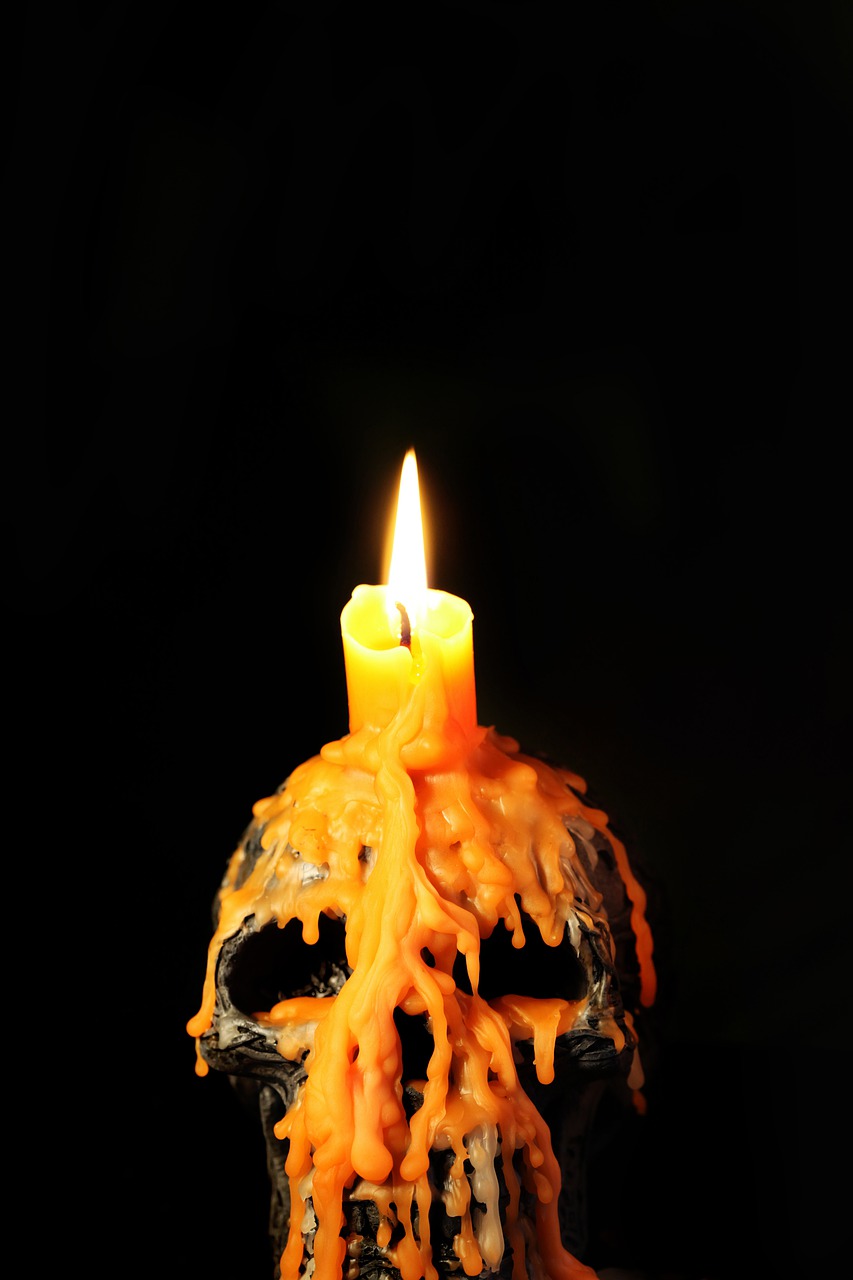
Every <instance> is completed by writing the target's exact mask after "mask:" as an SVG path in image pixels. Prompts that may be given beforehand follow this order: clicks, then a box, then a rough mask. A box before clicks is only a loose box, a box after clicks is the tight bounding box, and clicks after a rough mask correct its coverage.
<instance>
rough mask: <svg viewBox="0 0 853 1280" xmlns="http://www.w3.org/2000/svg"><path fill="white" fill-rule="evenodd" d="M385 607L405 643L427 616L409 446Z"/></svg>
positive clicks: (413, 467) (418, 498)
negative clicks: (412, 630)
mask: <svg viewBox="0 0 853 1280" xmlns="http://www.w3.org/2000/svg"><path fill="white" fill-rule="evenodd" d="M387 606H388V617H389V619H390V620H391V625H392V627H393V629H394V631H395V633H397V632H399V633H400V638H401V643H403V644H408V643H409V641H410V639H411V628H412V627H414V626H417V624H418V622H420V621H422V620H423V619H424V618H425V617H426V611H427V572H426V551H425V549H424V525H423V515H422V512H421V495H420V485H419V484H418V464H417V460H416V458H415V451H414V449H409V451H408V453H407V454H406V456H405V458H404V459H403V469H402V471H401V473H400V489H399V492H398V495H397V514H396V518H395V522H394V544H393V549H392V551H391V567H390V569H389V570H388V589H387Z"/></svg>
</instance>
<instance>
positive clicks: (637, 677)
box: [3, 0, 853, 1280]
mask: <svg viewBox="0 0 853 1280" xmlns="http://www.w3.org/2000/svg"><path fill="white" fill-rule="evenodd" d="M577 8H578V9H582V10H583V12H582V13H575V12H574V9H575V6H562V7H560V9H561V11H562V10H568V11H569V12H570V14H571V16H568V17H566V16H563V17H562V18H561V19H560V20H559V21H557V20H556V19H555V17H554V14H553V12H552V10H551V9H549V8H548V7H546V6H542V5H539V4H531V5H516V4H502V5H491V6H487V5H478V4H472V3H462V2H460V3H458V4H453V5H447V4H437V5H420V4H418V5H411V6H393V5H391V6H382V7H377V6H367V9H368V10H369V12H368V13H367V14H365V13H364V12H363V11H362V10H363V6H347V5H334V4H318V5H315V6H310V5H307V6H306V5H300V4H285V3H278V4H276V3H265V4H257V5H249V6H243V7H240V8H237V9H234V8H233V7H232V11H231V12H227V11H226V10H216V9H215V8H210V7H208V6H198V7H195V6H177V12H176V11H175V7H174V6H164V5H156V4H154V5H144V6H143V5H139V4H117V5H104V4H94V3H92V4H86V5H84V4H77V5H65V6H62V7H61V8H60V7H58V6H57V7H56V11H55V12H52V11H50V10H49V9H48V10H44V9H43V8H40V9H39V10H38V12H35V13H33V15H32V16H31V18H30V20H29V21H28V22H26V23H25V24H23V25H22V26H21V28H20V33H19V34H18V35H17V36H16V37H15V40H14V41H13V42H12V48H13V50H14V53H15V74H16V76H17V79H16V78H15V76H14V75H13V76H12V78H11V81H10V83H11V84H12V85H13V86H14V90H15V92H14V102H13V107H12V110H11V112H10V114H9V117H8V122H9V124H8V127H9V134H8V147H7V175H8V177H9V183H8V186H7V197H6V214H7V218H8V221H9V230H8V232H7V239H6V250H7V265H8V268H9V269H8V279H9V282H10V287H9V289H8V291H7V320H8V321H11V325H12V329H13V336H12V339H11V341H10V343H9V344H8V346H7V356H8V358H9V372H8V382H7V386H8V388H9V394H10V404H11V405H13V406H16V407H13V409H12V417H11V420H10V421H9V426H10V428H11V429H10V430H9V432H8V434H7V446H6V452H7V464H8V465H7V468H6V474H5V479H6V484H5V499H4V514H5V516H6V519H7V526H6V529H7V534H6V542H5V547H6V564H5V569H4V579H3V581H4V613H5V623H4V629H5V631H6V634H7V639H8V641H9V643H10V645H11V650H10V651H11V655H12V656H11V658H10V660H9V666H8V668H7V670H8V679H9V687H10V692H11V694H12V695H13V697H12V702H13V704H14V705H15V706H19V707H20V708H21V709H22V711H23V713H24V714H23V715H22V716H20V717H19V718H18V719H17V720H16V724H15V727H14V733H13V734H12V735H11V741H12V742H13V744H14V752H13V754H14V757H15V760H16V761H17V762H18V764H19V765H20V769H19V771H16V772H15V773H13V775H12V776H13V777H15V778H16V779H17V778H18V776H19V775H20V782H16V786H15V789H14V792H13V795H12V802H11V809H12V812H13V814H14V819H13V822H14V826H15V827H16V828H17V829H19V831H20V836H19V840H20V852H18V853H16V854H15V857H14V862H15V865H16V866H17V867H18V869H19V870H18V874H19V875H20V879H21V885H22V889H21V890H20V891H18V890H16V891H15V894H14V903H13V914H14V917H15V919H16V921H17V923H18V925H19V926H20V927H21V931H22V936H23V938H24V940H25V949H24V950H23V952H16V953H15V954H16V956H20V955H22V954H23V955H24V956H26V955H29V954H30V949H31V948H32V945H33V939H34V938H36V939H37V946H38V955H39V962H40V966H41V967H40V968H39V967H38V966H36V967H35V968H33V970H32V973H33V974H35V973H36V972H41V973H44V974H47V975H48V977H47V978H40V979H39V980H38V982H36V980H35V978H34V977H32V976H31V977H30V978H28V979H27V982H26V989H28V990H30V992H31V996H30V998H29V999H27V1000H26V1002H25V1003H26V1005H27V1013H28V1016H31V1015H32V1012H33V1010H32V1007H31V1006H32V1003H33V998H32V997H33V995H34V994H35V991H38V992H39V993H40V997H39V1000H38V1001H37V1003H38V1005H39V1011H38V1026H39V1030H38V1031H37V1033H36V1035H35V1041H33V1038H32V1036H30V1038H29V1040H28V1041H27V1045H28V1048H27V1050H26V1051H24V1053H23V1071H22V1075H23V1077H24V1079H25V1082H26V1084H27V1089H28V1097H31V1098H32V1106H31V1108H30V1110H31V1111H32V1112H33V1113H34V1114H36V1115H40V1116H41V1117H42V1118H43V1119H45V1120H46V1125H45V1129H46V1132H47V1133H48V1134H49V1138H48V1137H46V1138H45V1139H44V1140H43V1141H36V1143H35V1147H36V1153H37V1160H38V1161H39V1162H40V1163H41V1162H42V1161H44V1160H45V1155H44V1152H45V1145H47V1144H49V1145H47V1149H48V1151H49V1152H50V1156H49V1160H48V1165H49V1168H50V1170H51V1175H50V1176H51V1180H52V1181H53V1182H54V1186H55V1185H56V1182H55V1180H56V1178H57V1167H58V1169H59V1170H60V1174H59V1185H60V1187H64V1188H65V1190H64V1191H62V1190H61V1191H60V1192H59V1193H58V1194H59V1198H60V1200H61V1201H63V1202H64V1203H68V1190H69V1189H74V1191H75V1193H76V1194H74V1195H72V1196H71V1200H70V1203H71V1205H72V1207H73V1214H72V1215H71V1222H70V1223H69V1225H67V1226H65V1227H63V1229H62V1230H61V1231H58V1229H53V1230H56V1231H57V1234H58V1235H59V1237H60V1238H59V1239H57V1240H53V1239H51V1238H50V1237H51V1236H52V1234H53V1231H52V1230H51V1229H48V1231H47V1233H46V1234H47V1236H48V1241H46V1247H47V1248H48V1249H49V1252H50V1253H51V1254H56V1253H57V1251H58V1252H60V1253H61V1252H62V1251H63V1250H65V1251H66V1252H68V1251H70V1252H71V1254H72V1255H73V1256H75V1257H78V1258H80V1259H81V1260H84V1259H85V1260H86V1261H87V1263H88V1265H89V1266H90V1267H91V1266H95V1265H96V1263H97V1261H102V1262H104V1263H105V1264H106V1265H107V1266H109V1268H110V1274H115V1273H116V1272H117V1271H123V1270H125V1269H126V1268H128V1267H130V1266H131V1265H132V1266H134V1267H138V1268H139V1270H140V1274H141V1273H142V1272H144V1271H145V1272H148V1271H153V1270H155V1269H156V1270H158V1271H160V1272H163V1271H164V1270H168V1273H169V1274H175V1275H177V1274H179V1273H180V1274H197V1273H200V1272H204V1273H205V1274H208V1275H210V1276H211V1277H215V1278H216V1280H218V1278H219V1277H224V1276H226V1275H229V1276H230V1275H235V1274H238V1273H239V1274H240V1275H241V1276H242V1277H244V1278H245V1280H249V1277H258V1278H259V1280H262V1277H264V1276H265V1275H266V1274H267V1260H266V1254H265V1242H264V1238H263V1237H264V1229H265V1219H266V1204H265V1195H266V1188H265V1181H264V1176H265V1175H264V1170H263V1156H262V1154H261V1152H260V1145H259V1136H258V1135H256V1134H255V1133H254V1130H251V1131H250V1130H249V1129H248V1128H247V1127H246V1125H245V1123H244V1117H243V1115H242V1113H240V1111H239V1109H238V1107H237V1105H236V1102H235V1100H234V1099H233V1097H232V1095H231V1093H230V1091H229V1089H228V1086H227V1084H226V1082H225V1081H224V1080H223V1079H221V1078H217V1079H214V1078H208V1080H206V1081H200V1080H197V1079H196V1078H195V1076H194V1074H193V1046H192V1042H191V1041H190V1039H189V1037H188V1036H187V1035H186V1033H185V1031H184V1025H185V1022H186V1020H187V1018H189V1017H190V1016H191V1015H192V1014H193V1013H194V1012H195V1010H196V1008H197V1005H198V1001H199V998H200V993H201V983H202V976H203V967H204V956H205V950H206V945H207V940H208V937H209V933H210V915H209V912H210V903H211V900H212V897H213V894H214V891H215V889H216V886H217V884H218V881H219V877H220V875H221V873H222V870H223V869H224V865H225V861H226V859H227V857H228V855H229V854H230V852H231V849H232V847H233V845H234V843H235V841H236V839H237V838H238V836H239V834H240V832H241V831H242V829H243V826H244V824H245V823H246V821H247V820H248V818H249V815H250V809H251V805H252V803H253V802H254V800H256V799H257V798H259V797H261V796H264V795H267V794H269V793H270V792H271V791H272V790H273V789H274V788H275V787H276V786H277V785H278V784H279V782H280V781H282V779H283V778H284V777H285V776H286V774H287V773H288V772H289V771H290V769H291V768H292V767H293V766H294V765H295V764H297V763H299V762H300V761H302V760H303V759H305V758H307V757H308V756H309V755H312V754H314V752H315V751H316V750H318V749H319V747H320V746H321V745H322V744H323V743H324V742H326V741H328V740H329V739H332V738H336V737H338V736H340V735H341V734H343V733H344V732H345V730H346V689H345V682H344V672H343V659H342V653H341V646H340V631H339V615H340V611H341V608H342V607H343V605H344V603H345V602H346V600H347V599H348V598H349V595H350V592H351V590H352V588H353V586H355V585H356V584H357V583H359V582H365V581H367V582H373V581H377V580H378V577H379V575H380V572H381V554H382V541H383V538H384V534H385V529H386V525H387V521H388V517H389V514H390V507H391V502H392V500H393V496H394V490H395V486H396V483H397V477H398V473H399V468H400V464H401V462H402V457H403V453H404V452H405V449H406V448H407V447H408V446H409V445H414V447H415V448H416V450H417V454H418V459H419V463H420V468H421V480H422V485H423V489H424V494H425V503H426V506H427V510H428V513H429V517H430V527H431V533H432V541H433V554H432V559H431V582H432V584H433V585H435V586H439V587H442V588H444V589H446V590H449V591H453V592H456V593H458V594H460V595H462V596H464V597H465V598H466V599H467V600H468V601H469V602H470V603H471V605H472V608H473V611H474V614H475V624H474V625H475V654H476V666H477V681H478V698H479V710H480V720H481V722H482V723H486V724H495V725H496V726H497V727H498V728H499V729H500V730H501V731H503V732H506V733H510V734H512V735H514V736H516V737H518V738H520V739H521V740H522V742H523V744H524V745H526V746H528V747H530V748H534V749H544V750H547V751H549V752H551V753H552V754H555V755H557V756H558V757H560V758H561V759H563V760H564V762H565V763H566V764H567V765H569V766H570V767H571V768H573V769H574V770H575V771H577V772H578V773H580V774H582V775H583V776H584V777H585V778H586V779H587V780H588V782H589V784H590V787H591V789H592V791H593V792H594V793H595V795H596V797H598V798H599V800H600V803H601V805H602V807H604V808H605V809H606V811H607V812H608V813H609V814H610V816H611V819H612V821H613V822H614V824H615V825H617V826H618V827H619V828H620V829H621V830H622V831H623V833H625V834H626V836H627V838H628V840H629V843H630V845H631V847H632V849H633V850H634V851H635V853H636V856H637V858H638V859H641V860H642V862H643V864H644V865H645V866H646V868H647V870H648V873H649V875H650V876H651V879H652V881H653V883H654V885H655V895H656V902H657V903H658V909H659V910H660V913H661V914H660V921H659V926H658V932H657V937H658V959H659V965H660V977H661V1000H660V1006H659V1012H660V1020H659V1034H660V1037H661V1042H660V1043H661V1053H660V1055H659V1059H658V1060H657V1061H656V1063H655V1073H654V1080H653V1083H650V1097H651V1099H652V1101H653V1104H654V1105H653V1106H652V1107H651V1108H650V1113H649V1117H648V1121H647V1124H646V1125H645V1127H644V1128H643V1129H642V1131H641V1133H640V1134H639V1135H638V1136H636V1137H635V1138H634V1139H633V1140H632V1145H631V1146H630V1149H629V1150H628V1151H627V1153H626V1155H625V1160H624V1167H623V1168H621V1169H620V1170H619V1172H618V1177H617V1176H615V1175H614V1179H613V1189H612V1200H611V1218H612V1221H611V1222H610V1224H609V1230H610V1234H611V1236H612V1237H614V1239H615V1243H614V1245H613V1256H611V1257H610V1258H604V1259H603V1261H610V1262H613V1263H624V1264H625V1265H628V1264H630V1265H632V1266H637V1267H643V1268H645V1269H646V1271H647V1272H648V1273H649V1274H653V1275H660V1276H666V1277H677V1278H678V1280H682V1278H687V1280H701V1278H704V1280H708V1278H709V1277H710V1278H713V1280H722V1277H731V1276H738V1277H740V1276H744V1277H746V1276H749V1277H752V1276H761V1277H764V1276H768V1277H769V1276H773V1277H786V1276H789V1275H790V1276H793V1275H797V1276H805V1277H809V1278H811V1277H817V1276H823V1275H825V1274H827V1273H828V1272H827V1270H826V1269H827V1268H828V1267H829V1266H830V1265H831V1264H832V1263H833V1262H835V1261H836V1260H837V1259H838V1258H839V1257H840V1256H841V1245H842V1243H843V1241H844V1240H845V1238H846V1226H845V1225H844V1224H843V1221H842V1220H843V1216H844V1214H845V1212H846V1208H845V1204H844V1200H845V1197H844V1196H843V1195H842V1186H843V1183H842V1182H839V1180H838V1175H837V1174H836V1172H835V1164H834V1163H830V1162H831V1161H832V1160H834V1158H835V1155H836V1153H837V1152H838V1151H839V1150H844V1148H845V1135H844V1132H843V1130H842V1125H843V1124H844V1121H845V1118H846V1112H847V1102H846V1098H847V1089H848V1086H847V1067H848V1062H849V1049H850V1034H849V1013H848V999H847V996H846V994H845V989H846V986H847V980H848V972H847V967H846V966H847V961H848V958H849V946H848V943H847V936H848V934H849V925H848V920H849V881H850V876H849V871H848V863H849V857H850V853H851V840H850V824H849V816H848V813H849V811H848V800H849V794H850V780H851V773H850V765H851V754H850V747H849V736H850V711H851V680H850V665H849V656H850V652H849V641H850V634H851V628H850V609H849V571H848V553H847V551H846V550H845V547H844V535H845V533H846V527H847V522H848V521H847V502H848V496H847V495H848V490H849V486H848V482H847V467H848V463H847V462H846V461H845V459H846V449H845V445H846V440H847V437H848V436H849V432H850V407H851V406H850V397H849V376H850V338H851V333H850V323H849V309H850V284H851V277H850V252H849V248H850V246H849V240H848V236H849V228H848V219H849V217H850V212H851V208H850V201H849V197H848V195H847V193H846V189H845V184H844V178H845V169H849V159H850V145H851V73H852V72H853V63H851V28H850V19H849V15H848V14H847V13H846V11H845V6H844V5H843V4H842V3H841V2H840V0H838V2H837V3H829V4H826V5H823V6H813V7H808V6H799V8H798V7H796V6H780V5H775V4H771V3H770V2H769V0H767V2H766V3H761V2H760V0H752V2H747V3H741V4H734V3H732V4H726V3H722V2H719V0H711V2H709V3H705V4H701V5H693V6H679V5H674V4H664V3H658V4H630V5H629V4H620V3H605V4H599V5H595V6H577ZM556 9H557V6H554V10H556ZM590 10H591V11H592V12H589V11H590ZM685 10H687V11H686V12H685ZM13 391H14V392H15V393H17V394H16V395H15V397H14V398H13V396H12V393H13ZM29 972H30V969H29V966H28V964H24V966H23V974H22V977H25V976H26V974H28V973H29ZM45 1024H46V1025H45ZM30 1154H32V1152H30ZM23 1158H24V1154H23V1152H22V1155H21V1159H22V1160H23ZM85 1166H88V1167H89V1169H90V1170H91V1171H92V1172H90V1173H89V1174H87V1175H86V1176H85V1178H84V1176H83V1173H82V1169H83V1168H84V1167H85ZM51 1216H52V1215H51ZM69 1232H71V1235H70V1236H69V1234H68V1233H69Z"/></svg>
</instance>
